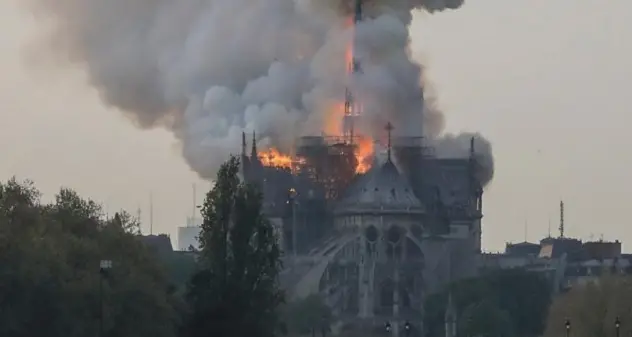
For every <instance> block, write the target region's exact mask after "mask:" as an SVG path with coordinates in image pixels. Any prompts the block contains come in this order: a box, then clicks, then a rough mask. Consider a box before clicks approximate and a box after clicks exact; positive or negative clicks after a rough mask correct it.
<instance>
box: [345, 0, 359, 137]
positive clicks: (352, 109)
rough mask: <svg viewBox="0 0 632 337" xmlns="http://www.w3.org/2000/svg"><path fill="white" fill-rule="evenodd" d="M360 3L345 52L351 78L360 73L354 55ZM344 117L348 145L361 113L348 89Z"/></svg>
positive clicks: (356, 5) (357, 1)
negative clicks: (350, 38) (351, 36)
mask: <svg viewBox="0 0 632 337" xmlns="http://www.w3.org/2000/svg"><path fill="white" fill-rule="evenodd" d="M362 1H363V0H355V6H354V16H353V21H352V22H351V25H352V29H353V38H352V41H351V44H350V46H349V47H348V51H347V57H346V58H347V59H346V61H347V63H348V71H349V75H350V76H351V78H353V75H355V74H359V73H361V72H362V69H361V67H360V61H359V60H358V59H357V58H356V55H355V50H354V49H355V25H357V24H358V23H359V22H360V21H361V20H362ZM344 109H345V110H344V117H343V136H344V138H345V140H346V141H347V142H348V143H349V144H353V143H354V139H355V120H356V119H357V118H358V116H360V113H361V111H362V107H361V106H360V104H359V103H358V102H356V100H355V98H354V97H353V94H352V92H351V90H350V89H349V87H347V88H346V89H345V104H344Z"/></svg>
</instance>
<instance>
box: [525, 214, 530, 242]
mask: <svg viewBox="0 0 632 337" xmlns="http://www.w3.org/2000/svg"><path fill="white" fill-rule="evenodd" d="M528 234H529V222H528V221H527V218H526V217H525V219H524V242H527V236H528Z"/></svg>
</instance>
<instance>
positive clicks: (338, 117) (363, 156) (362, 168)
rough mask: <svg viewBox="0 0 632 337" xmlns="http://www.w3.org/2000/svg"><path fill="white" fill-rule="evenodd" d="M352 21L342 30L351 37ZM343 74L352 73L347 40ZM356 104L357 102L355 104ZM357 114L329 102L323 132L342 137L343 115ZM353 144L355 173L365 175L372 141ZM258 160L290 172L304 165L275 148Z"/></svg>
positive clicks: (350, 43)
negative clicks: (356, 164) (355, 163)
mask: <svg viewBox="0 0 632 337" xmlns="http://www.w3.org/2000/svg"><path fill="white" fill-rule="evenodd" d="M354 27H355V25H354V19H353V17H352V16H350V17H348V18H346V20H345V22H344V28H345V29H348V30H349V32H350V34H351V36H353V34H354V32H353V30H354ZM344 62H345V68H346V70H345V73H346V76H347V77H350V76H352V73H353V66H354V65H353V62H354V56H353V41H352V39H349V41H348V43H347V45H346V46H345V54H344ZM356 103H357V102H356ZM352 113H358V112H357V111H354V107H348V106H347V105H346V104H345V102H344V100H343V101H342V102H340V101H334V102H330V103H328V104H327V105H326V109H325V120H324V125H323V131H324V132H325V133H326V134H328V135H342V132H343V130H342V123H343V118H344V116H345V115H348V114H352ZM354 142H355V158H356V160H357V163H358V166H357V167H356V169H355V172H356V173H358V174H361V173H366V172H367V171H368V170H369V169H370V168H371V162H372V161H371V158H372V157H373V141H372V139H371V138H370V137H364V136H360V137H358V136H357V135H356V137H354ZM259 160H261V163H262V164H263V165H264V166H268V167H280V168H287V169H290V170H292V171H295V170H297V169H298V168H299V167H300V165H301V164H304V163H305V159H304V158H297V157H293V156H291V155H287V154H283V153H281V152H280V151H279V150H277V149H275V148H270V149H268V150H266V151H262V152H260V153H259Z"/></svg>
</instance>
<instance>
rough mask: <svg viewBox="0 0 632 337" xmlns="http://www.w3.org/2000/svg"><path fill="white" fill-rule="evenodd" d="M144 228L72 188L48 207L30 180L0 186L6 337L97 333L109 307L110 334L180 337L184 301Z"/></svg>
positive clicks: (0, 304)
mask: <svg viewBox="0 0 632 337" xmlns="http://www.w3.org/2000/svg"><path fill="white" fill-rule="evenodd" d="M137 228H138V224H137V222H136V221H135V220H134V219H132V218H131V217H130V216H129V215H128V214H127V213H125V212H121V213H118V214H117V215H116V216H114V218H112V219H105V218H104V217H103V212H102V211H101V208H100V206H99V205H98V204H97V203H95V202H93V201H90V200H86V199H83V198H81V197H80V196H79V195H77V194H76V193H75V192H74V191H72V190H69V189H62V190H61V191H60V192H59V194H58V195H57V196H56V198H55V201H54V202H53V203H51V204H43V203H42V202H41V200H40V195H39V192H38V191H37V190H36V189H35V187H34V186H33V184H32V183H30V182H25V183H19V182H17V181H16V180H15V179H13V180H10V181H9V182H7V183H5V184H1V183H0V336H7V337H13V336H28V337H38V336H42V337H44V336H45V337H56V336H60V337H61V336H63V337H74V336H77V337H79V336H81V337H83V336H97V335H98V332H99V326H100V324H99V323H100V321H101V320H100V317H101V315H100V313H101V310H100V308H101V303H103V306H102V308H103V310H102V312H103V318H104V319H103V332H104V336H117V337H128V336H129V337H132V336H133V337H143V336H147V337H149V336H151V337H156V336H161V337H173V336H175V333H176V332H177V324H178V316H177V314H176V310H175V308H176V305H177V304H178V302H177V300H176V299H175V298H174V297H173V296H172V295H171V294H170V293H169V292H168V283H167V282H166V278H165V276H164V273H163V272H162V268H161V267H160V266H159V265H158V263H157V261H156V260H155V259H154V257H153V255H152V254H151V253H150V252H148V251H147V250H146V249H145V248H144V246H143V245H142V244H141V242H140V240H139V237H138V236H137V235H136V234H135V233H136V232H137ZM102 259H107V260H111V261H112V263H113V268H112V269H111V270H110V272H109V273H108V275H107V277H106V278H105V279H101V275H100V273H99V262H100V260H102ZM101 282H102V285H103V287H102V290H103V291H102V292H100V291H99V290H100V287H99V285H100V283H101ZM100 294H102V295H103V296H100ZM101 300H102V301H101Z"/></svg>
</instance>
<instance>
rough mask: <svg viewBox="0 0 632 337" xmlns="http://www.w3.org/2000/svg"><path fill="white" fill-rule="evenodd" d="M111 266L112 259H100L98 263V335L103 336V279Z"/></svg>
mask: <svg viewBox="0 0 632 337" xmlns="http://www.w3.org/2000/svg"><path fill="white" fill-rule="evenodd" d="M111 268H112V260H101V262H100V263H99V336H100V337H103V279H104V278H105V277H106V276H107V273H108V270H109V269H111Z"/></svg>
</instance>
